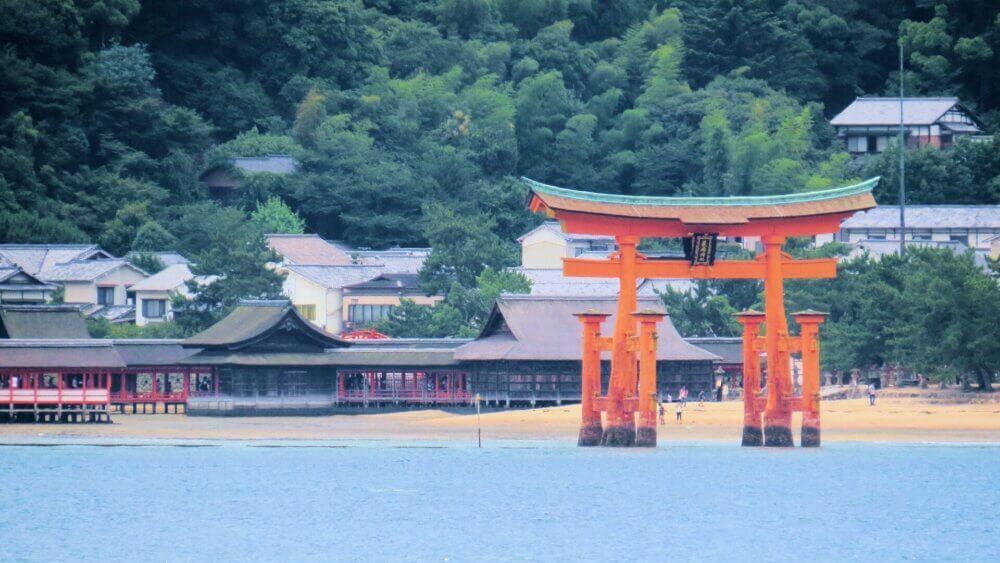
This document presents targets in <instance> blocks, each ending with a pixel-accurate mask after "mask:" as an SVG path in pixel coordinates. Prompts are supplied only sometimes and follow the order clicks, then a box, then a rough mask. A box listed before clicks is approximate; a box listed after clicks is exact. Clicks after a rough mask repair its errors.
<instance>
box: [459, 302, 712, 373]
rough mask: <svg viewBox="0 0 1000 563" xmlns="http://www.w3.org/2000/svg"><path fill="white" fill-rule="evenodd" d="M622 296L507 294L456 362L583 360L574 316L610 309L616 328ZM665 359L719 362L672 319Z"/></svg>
mask: <svg viewBox="0 0 1000 563" xmlns="http://www.w3.org/2000/svg"><path fill="white" fill-rule="evenodd" d="M617 305H618V301H617V298H616V297H612V296H609V297H575V298H574V297H538V296H526V295H503V296H501V297H500V299H498V300H497V303H496V304H495V305H494V307H493V311H492V312H491V313H490V317H489V319H488V320H487V321H486V323H485V325H484V326H483V331H482V332H481V333H480V335H479V337H478V338H477V339H476V340H474V341H472V342H470V343H468V344H465V345H463V346H460V347H459V348H458V349H457V350H455V359H456V360H550V361H551V360H579V359H580V350H581V335H582V334H583V329H582V327H581V325H580V322H579V321H578V320H577V319H576V317H574V316H573V315H574V314H576V313H582V312H584V311H588V310H594V311H601V312H604V313H609V314H611V315H612V316H611V317H610V318H608V320H607V321H605V323H604V325H603V327H602V330H603V331H604V332H605V333H607V334H610V332H611V329H612V327H613V326H614V320H615V317H614V313H615V309H616V308H617ZM638 308H639V309H647V308H650V309H662V304H661V303H660V300H659V299H650V298H640V299H639V300H638ZM657 330H658V333H659V345H658V346H657V358H658V359H660V360H706V361H710V360H718V359H719V357H718V356H716V355H714V354H710V353H708V352H706V351H705V350H702V349H701V348H698V347H696V346H692V345H691V344H688V343H687V342H685V341H684V339H683V338H681V335H680V334H678V332H677V329H676V328H674V325H673V323H672V322H670V318H669V317H665V318H664V319H663V322H661V323H660V324H659V325H658V327H657Z"/></svg>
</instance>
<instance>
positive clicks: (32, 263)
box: [0, 244, 111, 279]
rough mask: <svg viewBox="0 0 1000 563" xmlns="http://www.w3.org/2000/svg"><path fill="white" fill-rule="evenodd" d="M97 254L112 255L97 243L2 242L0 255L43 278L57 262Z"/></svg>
mask: <svg viewBox="0 0 1000 563" xmlns="http://www.w3.org/2000/svg"><path fill="white" fill-rule="evenodd" d="M95 254H96V255H100V256H102V257H105V258H109V257H110V256H111V255H110V254H108V253H106V252H104V251H103V250H101V247H99V246H97V245H96V244H0V257H3V258H4V259H5V260H6V261H8V262H12V263H14V264H17V265H18V266H20V267H21V268H23V269H24V271H25V272H28V273H29V274H31V275H34V276H39V277H40V278H42V279H47V275H48V269H49V268H51V267H53V266H55V265H56V264H61V263H64V262H70V261H73V260H82V259H86V258H90V257H91V256H94V255H95Z"/></svg>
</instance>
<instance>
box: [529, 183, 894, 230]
mask: <svg viewBox="0 0 1000 563" xmlns="http://www.w3.org/2000/svg"><path fill="white" fill-rule="evenodd" d="M522 180H524V182H526V183H527V184H528V186H529V188H530V192H529V197H530V206H531V209H532V211H540V210H547V211H550V212H551V213H553V214H555V215H556V216H557V217H559V214H560V212H568V213H571V214H579V215H599V216H606V217H618V218H623V219H656V220H667V221H679V222H681V223H684V224H689V225H725V224H746V223H750V222H752V221H758V220H767V219H790V218H796V217H811V216H817V215H835V214H850V213H854V212H857V211H862V210H865V209H871V208H873V207H875V198H874V197H872V194H871V191H872V189H874V188H875V186H876V185H877V184H878V181H879V178H877V177H876V178H870V179H868V180H865V181H864V182H861V183H859V184H854V185H852V186H844V187H841V188H834V189H830V190H820V191H812V192H801V193H794V194H786V195H773V196H732V197H658V196H631V195H620V194H605V193H596V192H584V191H579V190H571V189H567V188H560V187H556V186H550V185H548V184H543V183H541V182H536V181H534V180H531V179H529V178H522Z"/></svg>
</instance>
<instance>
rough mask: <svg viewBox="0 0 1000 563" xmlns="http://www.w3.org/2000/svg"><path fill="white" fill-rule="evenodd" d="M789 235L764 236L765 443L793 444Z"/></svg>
mask: <svg viewBox="0 0 1000 563" xmlns="http://www.w3.org/2000/svg"><path fill="white" fill-rule="evenodd" d="M784 242H785V237H783V236H779V235H768V236H765V237H764V259H765V263H766V264H767V269H766V272H765V277H764V306H765V307H764V314H765V323H766V327H767V334H766V335H765V341H766V342H767V407H766V408H765V409H764V445H765V446H772V447H781V448H784V447H791V446H793V445H794V444H793V442H792V412H791V410H789V408H788V398H789V396H790V394H791V393H790V392H791V388H792V382H791V374H790V373H789V371H788V342H787V337H788V327H787V321H785V301H784V275H783V273H782V268H781V266H782V264H781V262H782V256H781V245H782V244H784Z"/></svg>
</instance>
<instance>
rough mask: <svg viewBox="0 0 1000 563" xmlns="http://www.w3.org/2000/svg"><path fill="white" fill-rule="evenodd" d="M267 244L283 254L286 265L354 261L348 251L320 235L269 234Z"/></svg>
mask: <svg viewBox="0 0 1000 563" xmlns="http://www.w3.org/2000/svg"><path fill="white" fill-rule="evenodd" d="M267 244H268V246H270V247H271V249H272V250H274V251H275V252H277V253H278V254H280V255H281V258H282V263H283V264H284V265H286V266H288V265H292V264H295V265H300V266H344V265H348V264H351V263H352V260H351V257H350V256H349V255H348V254H347V253H346V252H344V251H343V250H341V249H339V248H337V247H336V246H334V245H332V244H330V243H328V242H327V241H325V240H323V239H321V238H320V237H319V235H267Z"/></svg>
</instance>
